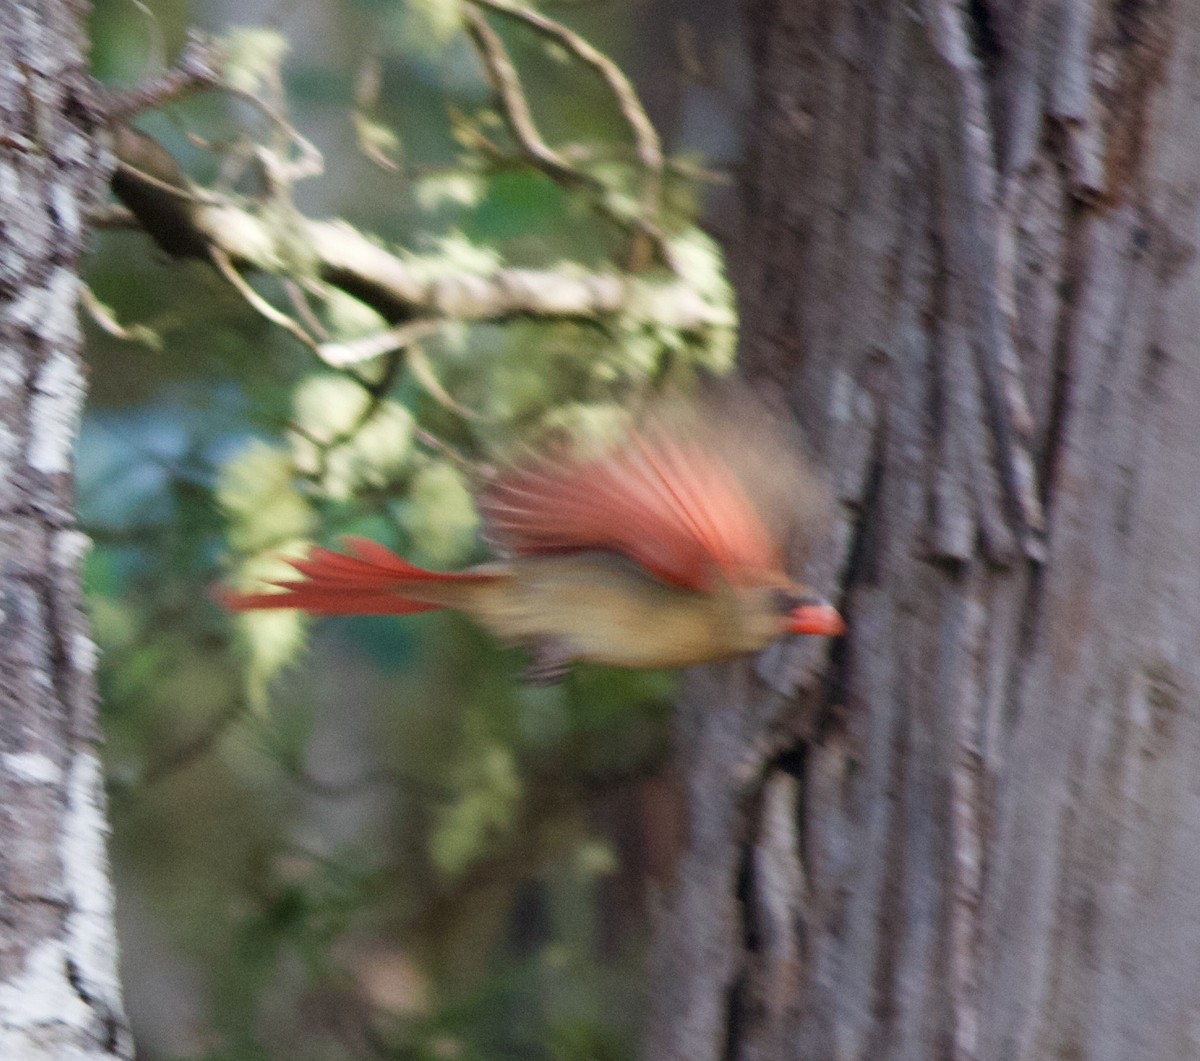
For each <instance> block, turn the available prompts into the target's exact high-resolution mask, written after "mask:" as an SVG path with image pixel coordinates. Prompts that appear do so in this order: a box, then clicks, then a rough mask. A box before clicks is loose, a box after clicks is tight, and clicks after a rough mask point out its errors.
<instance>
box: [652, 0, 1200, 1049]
mask: <svg viewBox="0 0 1200 1061" xmlns="http://www.w3.org/2000/svg"><path fill="white" fill-rule="evenodd" d="M747 23H748V25H749V27H750V34H751V47H752V54H753V60H754V63H755V69H756V75H757V86H756V100H755V106H754V113H753V125H752V130H751V137H752V145H751V157H750V160H749V165H748V169H747V174H746V178H745V180H746V186H745V193H746V230H745V231H746V237H747V238H746V243H745V247H744V250H743V261H742V266H741V276H740V280H741V290H742V292H743V310H744V340H743V342H744V345H743V364H744V367H745V370H746V371H747V373H748V374H749V375H751V376H752V377H755V378H758V379H769V380H772V381H774V382H775V383H777V384H779V385H780V386H782V387H783V388H784V389H785V391H786V393H787V394H788V395H789V397H790V400H791V402H792V404H793V407H794V409H795V410H796V411H797V414H798V415H799V416H800V418H801V419H802V420H803V421H804V422H805V423H806V424H807V425H808V427H809V428H810V430H811V432H812V434H813V437H814V440H815V443H816V447H817V449H818V451H819V453H820V454H821V456H822V457H823V462H824V464H825V466H826V468H827V469H828V471H829V474H830V477H831V480H832V481H833V483H834V484H835V487H836V490H837V494H838V497H839V498H840V500H841V501H842V503H843V506H842V514H843V524H842V526H841V528H840V533H839V535H838V537H837V540H836V542H835V547H834V549H833V550H831V555H830V557H829V558H828V560H827V562H826V564H825V566H824V567H823V568H822V569H821V570H820V571H816V572H813V573H812V574H813V575H814V576H815V578H814V581H815V582H816V584H817V585H834V584H836V582H837V580H838V579H840V588H841V592H842V593H843V594H844V596H843V598H842V600H843V604H844V608H845V611H846V614H847V618H848V621H849V624H850V634H849V636H848V637H847V638H846V639H845V640H844V641H843V642H842V643H841V644H839V645H835V646H832V647H829V648H826V649H825V650H824V652H825V657H826V658H825V659H824V660H822V659H818V658H809V657H808V656H806V653H807V654H809V655H811V656H815V655H816V649H815V648H814V647H813V646H807V647H800V648H796V649H792V648H789V649H788V650H786V651H785V652H783V653H780V654H779V655H778V657H777V658H774V659H769V660H765V661H761V662H760V664H759V666H758V668H757V671H756V672H752V671H751V669H750V668H744V669H742V670H737V669H728V668H727V669H714V670H712V671H709V672H705V673H698V674H696V675H695V676H694V677H693V678H692V680H691V682H690V684H689V688H688V692H687V695H686V697H685V702H684V705H683V709H682V714H681V721H680V733H679V742H680V757H681V763H682V764H683V765H682V767H681V768H682V769H683V770H684V771H685V772H686V774H687V776H688V785H689V795H690V800H691V804H690V812H691V819H690V833H689V839H688V846H687V849H686V852H685V854H684V856H683V859H682V862H681V864H680V866H679V870H678V875H677V880H676V884H675V885H674V887H673V888H671V889H670V890H669V891H668V892H667V893H666V895H665V897H664V903H663V911H662V916H661V919H660V923H659V928H658V936H657V941H656V944H655V948H654V953H653V961H652V975H653V977H654V982H653V985H652V990H651V1010H652V1013H651V1020H650V1025H649V1032H648V1037H647V1048H646V1056H647V1058H650V1059H653V1061H673V1059H678V1061H685V1059H686V1061H708V1059H715V1058H738V1059H752V1058H753V1059H764V1061H765V1059H776V1058H779V1059H783V1058H796V1059H801V1058H803V1059H805V1061H814V1059H816V1061H820V1059H825V1058H837V1059H843V1058H846V1059H869V1061H877V1059H888V1058H912V1059H914V1061H917V1059H919V1061H928V1059H930V1058H956V1059H966V1058H982V1059H989V1061H990V1059H996V1061H1001V1059H1003V1061H1010V1059H1013V1061H1016V1059H1029V1061H1042V1059H1047V1058H1062V1059H1072V1061H1081V1059H1088V1061H1101V1059H1113V1061H1128V1059H1130V1058H1154V1059H1156V1061H1164V1059H1174V1058H1179V1059H1184V1058H1195V1057H1197V1056H1200V765H1198V764H1200V652H1197V641H1198V634H1197V631H1200V297H1198V296H1197V281H1198V279H1200V275H1198V267H1197V259H1196V255H1195V250H1194V243H1195V240H1196V231H1197V228H1198V226H1200V177H1197V171H1198V161H1197V160H1198V159H1200V108H1198V107H1197V106H1196V105H1195V99H1196V97H1197V95H1198V94H1200V3H1197V2H1196V0H1184V2H1180V3H1176V4H1171V5H1167V4H1164V3H1156V2H1153V0H1133V2H1121V3H1114V4H1111V5H1099V4H1095V5H1092V4H1088V3H1087V2H1086V0H1078V2H1077V0H1016V2H1013V0H1006V2H994V0H972V2H970V3H964V4H961V5H960V4H956V3H953V2H951V0H918V2H916V3H911V4H880V3H865V4H852V3H849V2H847V0H835V2H833V3H819V2H817V0H748V18H747ZM822 577H824V579H825V581H824V582H823V581H822ZM789 653H795V655H794V656H790V655H789ZM821 673H823V674H824V678H823V679H820V680H818V678H817V677H816V675H819V674H821Z"/></svg>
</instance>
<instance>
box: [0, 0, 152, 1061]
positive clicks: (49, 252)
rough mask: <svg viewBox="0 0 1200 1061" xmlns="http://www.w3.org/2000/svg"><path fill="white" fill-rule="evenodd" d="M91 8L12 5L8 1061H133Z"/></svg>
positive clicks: (5, 117) (0, 843)
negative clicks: (88, 229)
mask: <svg viewBox="0 0 1200 1061" xmlns="http://www.w3.org/2000/svg"><path fill="white" fill-rule="evenodd" d="M83 15H84V11H83V8H82V6H81V5H79V4H75V3H70V2H65V0H38V2H34V0H10V2H6V3H4V4H0V1058H4V1059H6V1061H7V1059H14V1061H16V1059H20V1061H64V1059H71V1061H82V1059H85V1058H86V1059H89V1061H90V1059H96V1061H99V1059H112V1058H123V1059H128V1058H131V1057H132V1056H133V1049H132V1045H131V1043H130V1040H129V1035H128V1032H127V1030H126V1024H125V1018H124V1015H123V1012H122V1006H121V996H120V990H119V988H118V985H117V946H116V939H115V936H114V932H113V921H112V914H113V909H112V907H113V902H112V886H111V882H110V879H109V872H108V863H107V857H106V853H105V838H106V836H107V827H106V822H105V816H104V795H103V787H102V777H101V768H100V760H99V757H98V754H97V741H98V735H97V728H96V703H95V689H94V682H93V670H94V664H95V653H94V648H93V645H92V642H91V641H90V640H89V638H88V633H87V624H86V622H85V619H84V615H83V612H82V610H81V607H80V587H79V578H80V574H79V568H80V562H81V560H82V557H83V553H84V551H85V549H86V547H87V541H86V539H85V538H84V536H83V535H82V534H81V533H80V532H79V531H78V530H77V529H76V526H75V514H74V496H73V455H72V447H73V445H74V442H75V437H76V432H77V428H78V424H79V414H80V410H81V407H82V404H83V396H84V373H83V368H82V363H81V359H80V355H81V337H80V330H79V324H78V321H77V316H76V309H77V301H78V294H79V257H80V253H81V251H82V249H83V240H84V227H83V218H84V211H85V209H86V207H87V206H88V205H89V204H90V203H91V202H92V201H93V199H94V197H95V196H96V194H97V192H98V190H99V189H100V188H102V187H103V185H104V182H105V179H106V177H107V174H108V160H107V157H106V154H105V153H104V152H103V151H102V150H101V148H100V147H99V146H98V140H97V137H96V130H95V127H94V126H95V104H94V103H93V102H92V101H91V100H90V98H89V97H90V92H89V85H88V80H87V77H86V64H85V62H84V58H83V40H82V20H83Z"/></svg>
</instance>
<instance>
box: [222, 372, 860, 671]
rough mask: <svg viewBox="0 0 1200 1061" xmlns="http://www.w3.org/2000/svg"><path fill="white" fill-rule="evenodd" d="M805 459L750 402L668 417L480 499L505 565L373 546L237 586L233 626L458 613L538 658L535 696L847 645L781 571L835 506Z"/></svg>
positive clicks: (816, 600)
mask: <svg viewBox="0 0 1200 1061" xmlns="http://www.w3.org/2000/svg"><path fill="white" fill-rule="evenodd" d="M802 450H803V447H802V445H801V444H799V443H798V441H797V438H796V437H795V436H789V434H788V432H787V431H786V430H785V429H784V428H782V427H781V425H780V422H779V418H778V417H776V416H775V415H774V414H773V413H772V412H769V411H768V410H767V409H766V407H765V406H764V405H763V404H761V403H760V402H759V401H758V400H756V399H754V398H752V397H751V396H749V394H748V392H747V391H744V390H727V391H725V392H723V393H718V394H716V395H714V394H709V395H708V396H707V398H706V399H705V400H690V401H682V400H677V401H673V402H672V401H663V402H660V403H658V404H657V405H655V406H654V407H652V409H651V411H650V412H649V413H647V415H645V416H643V417H642V418H640V420H639V421H638V422H634V423H630V424H629V425H628V426H627V429H626V430H625V431H624V433H623V436H622V437H621V438H619V439H618V440H617V441H616V442H611V443H609V444H608V445H606V446H601V447H596V446H592V447H583V446H580V445H578V444H576V445H571V444H569V443H564V442H563V441H562V440H561V439H560V440H558V442H556V443H554V444H548V445H546V446H543V447H542V448H540V449H536V448H535V449H531V450H529V451H527V452H526V453H525V454H524V456H523V457H520V458H517V459H515V460H512V461H511V462H510V463H509V464H507V465H506V466H502V467H500V468H499V469H495V470H494V471H493V473H492V474H491V475H489V476H485V477H482V478H481V480H480V482H479V483H478V484H477V489H476V492H475V493H476V496H475V501H476V505H477V508H478V510H479V512H480V516H481V519H482V523H483V527H484V538H485V541H487V542H488V543H489V544H490V545H491V546H492V547H493V548H494V550H495V552H496V553H497V559H495V560H493V561H490V562H486V563H483V564H479V565H476V566H473V567H470V568H467V569H466V570H462V571H457V572H439V571H430V570H426V569H424V568H420V567H417V566H415V565H413V564H411V563H409V562H408V561H407V560H404V559H402V558H401V557H400V556H398V555H396V554H395V553H393V552H392V551H391V550H390V549H388V548H386V547H385V546H383V545H381V544H379V543H378V542H375V541H372V540H370V539H367V538H362V537H347V538H345V539H343V543H344V546H345V550H346V551H344V552H336V551H333V550H330V549H326V548H323V547H320V546H317V547H314V548H312V549H311V550H310V551H309V552H308V554H307V555H306V556H305V557H304V558H303V559H288V561H287V562H288V563H289V564H290V565H291V566H292V567H293V568H294V569H295V571H296V573H297V575H298V576H300V577H298V578H294V579H291V578H289V579H285V580H281V581H277V582H273V583H270V584H269V585H270V588H269V589H262V590H258V591H249V592H246V591H238V590H233V589H229V588H224V589H221V590H219V591H218V599H219V600H220V602H221V603H222V604H223V605H224V606H225V607H227V608H229V609H231V610H233V611H239V612H240V611H251V610H259V609H281V608H287V609H299V610H302V611H305V612H308V613H310V614H313V615H321V616H327V615H357V614H372V615H379V614H396V615H399V614H411V613H416V612H425V611H433V610H437V609H454V610H458V611H460V612H464V613H466V614H467V615H469V616H471V617H472V618H473V619H475V620H476V621H477V622H478V623H480V624H481V625H482V626H483V627H485V628H486V629H487V630H489V631H490V632H491V633H492V634H494V635H495V636H496V637H497V638H498V639H499V640H500V641H501V642H503V643H505V644H507V645H511V646H518V647H523V648H525V649H526V650H527V651H528V652H529V655H530V659H531V662H530V665H529V667H528V668H527V670H526V672H525V675H524V677H525V680H526V681H528V682H532V683H538V684H542V683H550V682H554V681H558V680H561V678H562V677H563V676H565V674H566V673H567V671H568V670H569V669H570V667H571V666H572V665H573V664H575V663H579V662H585V663H599V664H605V665H608V666H614V667H626V668H638V669H642V668H664V669H667V668H680V667H686V666H691V665H695V664H700V663H707V662H713V661H717V660H725V659H730V658H734V657H738V656H742V655H746V654H750V653H755V652H758V651H760V650H762V649H764V648H766V647H767V646H768V645H769V644H771V643H772V642H773V641H775V640H776V639H778V638H781V637H783V636H785V635H788V634H801V635H815V636H825V637H838V636H841V635H842V634H844V633H845V630H846V627H845V623H844V622H843V620H842V617H841V615H840V614H839V612H838V611H837V609H836V608H835V607H834V606H833V605H831V604H830V603H829V602H828V601H827V600H826V599H825V598H824V597H822V596H821V595H820V594H818V593H817V592H816V591H815V590H813V589H811V588H810V587H808V586H806V585H803V584H802V583H799V582H796V581H795V580H793V579H792V578H791V577H790V576H789V575H788V574H787V573H786V570H785V560H784V551H785V545H786V542H787V537H788V530H789V525H790V529H791V530H792V532H793V534H794V536H795V537H797V538H798V542H797V545H798V548H796V549H794V550H793V555H794V556H797V558H798V559H799V560H801V561H802V560H804V559H806V558H807V554H808V553H810V552H811V550H812V549H813V547H814V546H815V544H816V540H817V539H818V538H819V537H820V535H821V534H822V533H824V531H825V527H826V524H827V523H828V511H829V500H828V493H827V491H826V490H825V489H824V487H823V486H822V484H821V483H820V480H819V479H818V477H817V476H816V474H815V472H814V471H813V470H812V468H811V466H810V465H809V464H808V462H807V461H806V460H805V459H804V457H803V456H802V455H801V454H802Z"/></svg>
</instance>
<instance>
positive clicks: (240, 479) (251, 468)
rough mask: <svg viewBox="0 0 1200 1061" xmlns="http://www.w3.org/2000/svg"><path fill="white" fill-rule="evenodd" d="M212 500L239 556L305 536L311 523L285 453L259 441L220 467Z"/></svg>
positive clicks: (310, 515)
mask: <svg viewBox="0 0 1200 1061" xmlns="http://www.w3.org/2000/svg"><path fill="white" fill-rule="evenodd" d="M216 497H217V503H218V504H219V505H220V506H221V508H222V510H223V511H224V513H225V516H226V518H227V519H228V521H229V544H230V546H231V547H232V548H233V549H234V550H235V551H236V552H238V553H241V554H247V555H249V554H254V553H258V552H261V551H262V550H264V549H268V548H277V547H278V546H279V545H280V543H283V542H289V541H293V540H295V539H297V538H305V537H307V536H308V535H309V533H310V532H311V531H312V529H313V527H314V525H315V522H316V517H315V514H314V513H313V510H312V507H311V505H310V504H309V502H308V500H307V499H306V498H305V497H304V496H303V495H302V494H301V493H300V491H299V490H298V488H297V486H296V481H295V468H294V466H293V464H292V461H291V460H290V459H289V457H288V454H287V452H286V451H285V450H281V449H277V448H275V447H274V446H268V445H267V444H266V443H265V442H252V443H250V444H249V445H248V446H246V448H245V449H243V450H242V451H241V452H240V453H238V454H237V456H235V457H234V458H233V459H232V460H230V461H228V462H227V463H226V465H225V467H224V468H223V469H222V471H221V477H220V481H219V483H218V484H217V491H216Z"/></svg>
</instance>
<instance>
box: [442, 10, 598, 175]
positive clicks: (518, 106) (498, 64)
mask: <svg viewBox="0 0 1200 1061" xmlns="http://www.w3.org/2000/svg"><path fill="white" fill-rule="evenodd" d="M464 15H465V18H466V25H467V33H468V34H469V35H470V37H471V41H472V43H474V45H475V49H476V51H477V52H478V53H479V57H480V60H481V61H482V62H483V66H484V70H485V71H486V73H487V79H488V84H489V85H490V87H491V89H492V91H493V92H494V93H495V94H496V101H497V102H498V103H499V105H500V114H501V116H502V117H503V118H504V122H505V124H506V125H507V126H508V131H509V132H510V133H512V136H513V139H514V140H516V142H517V143H518V144H520V146H521V149H522V150H523V151H524V152H525V154H526V155H527V156H528V157H529V160H530V161H531V162H532V163H533V164H534V165H535V166H536V167H537V168H538V169H540V170H542V171H543V172H544V173H545V174H546V175H547V176H548V177H550V178H551V179H552V180H554V181H557V182H559V183H561V184H566V185H580V184H582V185H586V186H587V187H590V188H598V187H599V186H600V185H599V182H598V181H597V180H596V179H595V178H594V177H591V176H589V175H588V174H586V173H584V172H583V171H582V170H579V169H576V168H575V167H574V166H572V165H571V164H570V163H569V162H567V160H566V159H564V158H563V157H562V156H561V155H560V154H559V153H558V152H557V151H555V150H554V149H553V148H552V147H551V146H550V145H549V144H547V143H546V141H545V140H543V139H542V134H541V133H540V132H538V128H537V125H536V124H535V123H534V120H533V113H532V111H530V109H529V101H528V100H527V99H526V98H525V90H524V89H523V88H522V87H521V81H520V78H519V77H518V76H517V71H516V68H515V67H514V66H513V64H512V60H511V59H509V57H508V52H507V50H506V49H505V47H504V42H503V41H502V40H501V39H500V35H499V34H498V33H497V32H496V31H495V30H494V29H492V27H491V26H489V25H488V24H487V21H486V20H485V19H484V17H483V16H482V15H481V14H480V13H479V12H478V11H474V10H472V9H470V8H468V9H466V10H465V12H464Z"/></svg>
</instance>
